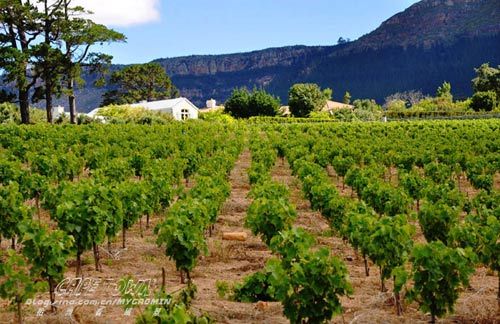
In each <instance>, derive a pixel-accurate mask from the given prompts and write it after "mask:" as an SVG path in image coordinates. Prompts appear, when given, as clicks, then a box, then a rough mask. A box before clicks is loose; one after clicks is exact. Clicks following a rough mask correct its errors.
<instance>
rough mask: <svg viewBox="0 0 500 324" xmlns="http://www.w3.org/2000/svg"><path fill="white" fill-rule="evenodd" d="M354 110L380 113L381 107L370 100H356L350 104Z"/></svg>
mask: <svg viewBox="0 0 500 324" xmlns="http://www.w3.org/2000/svg"><path fill="white" fill-rule="evenodd" d="M352 104H353V106H354V110H364V111H369V112H380V111H382V107H381V106H380V105H378V104H377V103H376V102H375V100H372V99H357V100H354V102H353V103H352Z"/></svg>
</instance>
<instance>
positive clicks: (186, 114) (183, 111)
mask: <svg viewBox="0 0 500 324" xmlns="http://www.w3.org/2000/svg"><path fill="white" fill-rule="evenodd" d="M188 118H189V110H188V109H181V120H186V119H188Z"/></svg>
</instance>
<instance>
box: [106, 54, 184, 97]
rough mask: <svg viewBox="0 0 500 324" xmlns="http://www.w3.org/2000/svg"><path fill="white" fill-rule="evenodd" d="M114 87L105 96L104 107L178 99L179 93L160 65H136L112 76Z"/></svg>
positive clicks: (111, 82)
mask: <svg viewBox="0 0 500 324" xmlns="http://www.w3.org/2000/svg"><path fill="white" fill-rule="evenodd" d="M109 84H110V85H111V86H112V87H114V89H113V90H110V91H108V92H106V93H105V94H104V99H103V103H102V104H103V105H104V106H106V105H110V104H119V105H122V104H131V103H136V102H140V101H143V100H147V101H155V100H163V99H170V98H176V97H178V96H179V91H178V90H177V88H176V87H175V86H174V85H173V84H172V81H171V80H170V78H169V77H168V75H167V73H166V72H165V69H164V68H163V67H162V66H161V65H160V64H159V63H146V64H134V65H130V66H127V67H125V68H124V69H122V70H119V71H116V72H114V73H113V74H112V75H111V79H110V81H109Z"/></svg>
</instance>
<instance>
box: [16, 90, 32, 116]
mask: <svg viewBox="0 0 500 324" xmlns="http://www.w3.org/2000/svg"><path fill="white" fill-rule="evenodd" d="M19 109H20V112H21V123H23V124H29V123H30V100H29V93H28V90H25V89H21V87H19Z"/></svg>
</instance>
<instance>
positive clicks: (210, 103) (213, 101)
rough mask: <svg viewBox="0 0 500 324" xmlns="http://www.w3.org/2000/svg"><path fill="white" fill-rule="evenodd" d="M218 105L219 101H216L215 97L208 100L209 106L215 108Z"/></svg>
mask: <svg viewBox="0 0 500 324" xmlns="http://www.w3.org/2000/svg"><path fill="white" fill-rule="evenodd" d="M215 107H217V101H215V99H210V100H207V108H209V109H210V108H215Z"/></svg>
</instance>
